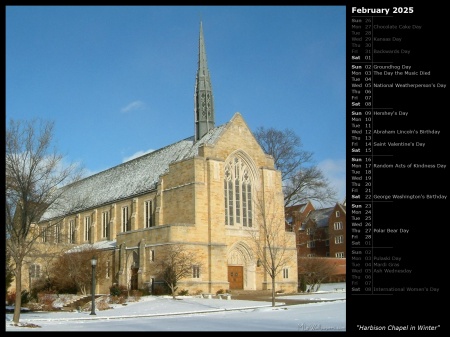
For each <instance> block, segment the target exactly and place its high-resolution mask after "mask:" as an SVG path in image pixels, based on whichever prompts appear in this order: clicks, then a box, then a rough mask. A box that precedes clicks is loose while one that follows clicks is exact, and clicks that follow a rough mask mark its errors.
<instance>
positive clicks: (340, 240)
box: [334, 235, 344, 243]
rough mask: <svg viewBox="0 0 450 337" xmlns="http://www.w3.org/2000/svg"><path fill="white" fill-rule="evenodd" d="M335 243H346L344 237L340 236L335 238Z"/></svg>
mask: <svg viewBox="0 0 450 337" xmlns="http://www.w3.org/2000/svg"><path fill="white" fill-rule="evenodd" d="M334 243H344V236H343V235H338V236H336V237H335V238H334Z"/></svg>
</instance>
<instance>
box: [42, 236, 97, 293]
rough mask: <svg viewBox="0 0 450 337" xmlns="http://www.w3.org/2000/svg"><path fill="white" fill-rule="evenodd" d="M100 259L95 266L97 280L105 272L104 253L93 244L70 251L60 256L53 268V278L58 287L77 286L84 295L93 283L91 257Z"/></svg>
mask: <svg viewBox="0 0 450 337" xmlns="http://www.w3.org/2000/svg"><path fill="white" fill-rule="evenodd" d="M94 256H95V258H96V259H97V260H98V263H97V266H96V268H95V274H96V278H95V279H96V280H99V277H98V276H99V275H101V274H104V273H105V264H104V263H102V253H101V252H100V251H97V250H96V249H95V248H94V247H93V246H92V245H86V246H84V247H82V248H80V249H78V250H75V251H69V252H66V253H65V254H61V255H59V256H58V259H57V260H56V261H54V263H53V264H52V268H51V272H50V275H51V279H52V281H53V284H54V285H55V286H56V287H57V288H58V289H69V288H76V289H77V291H79V292H80V293H81V294H82V295H86V294H88V293H89V292H88V291H90V287H91V285H92V283H91V280H92V266H91V259H92V257H94Z"/></svg>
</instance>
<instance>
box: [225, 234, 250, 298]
mask: <svg viewBox="0 0 450 337" xmlns="http://www.w3.org/2000/svg"><path fill="white" fill-rule="evenodd" d="M227 255H228V259H227V261H228V282H229V286H230V290H233V289H234V290H239V289H242V290H255V289H256V274H255V271H256V262H255V261H254V260H255V259H254V257H253V254H252V252H251V249H250V247H249V246H248V245H247V244H246V243H245V242H236V243H235V244H234V245H233V246H232V247H231V248H230V249H229V251H228V254H227Z"/></svg>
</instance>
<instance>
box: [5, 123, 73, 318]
mask: <svg viewBox="0 0 450 337" xmlns="http://www.w3.org/2000/svg"><path fill="white" fill-rule="evenodd" d="M53 126H54V123H52V122H45V121H42V120H32V121H14V120H10V123H9V126H8V127H7V130H6V137H5V148H6V160H5V169H6V175H5V178H6V179H5V183H6V184H5V185H6V187H5V195H6V207H5V217H6V221H5V223H6V249H7V250H8V252H9V254H10V256H11V258H12V260H13V264H14V267H13V270H14V278H15V286H16V293H17V294H20V293H21V291H22V281H21V280H22V266H23V263H24V259H25V258H26V256H30V255H32V254H33V252H34V251H35V247H34V246H35V243H36V242H37V240H38V238H39V237H42V234H43V233H42V232H41V231H40V230H38V227H37V226H35V224H36V223H37V222H38V221H39V220H40V218H41V216H42V215H43V213H44V211H45V210H46V209H47V208H48V207H53V208H55V209H56V208H58V207H59V206H61V205H63V204H65V202H61V203H60V201H62V200H61V198H62V193H63V189H59V187H60V186H62V185H63V184H65V183H69V182H73V181H74V180H76V179H78V178H79V177H80V176H81V171H79V170H78V168H79V167H77V166H76V165H74V164H71V165H63V162H62V160H63V156H62V155H61V154H59V153H58V152H57V151H56V149H54V148H53V146H52V141H53ZM61 219H62V218H59V219H57V218H55V219H53V221H52V224H51V226H56V225H57V224H58V223H61ZM47 229H49V228H47ZM20 308H21V298H20V296H16V301H15V308H14V316H13V321H14V323H18V322H19V320H20Z"/></svg>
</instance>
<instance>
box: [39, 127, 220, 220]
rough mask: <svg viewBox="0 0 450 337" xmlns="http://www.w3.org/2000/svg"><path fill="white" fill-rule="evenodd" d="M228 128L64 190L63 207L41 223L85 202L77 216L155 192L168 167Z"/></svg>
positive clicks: (87, 179) (49, 211)
mask: <svg viewBox="0 0 450 337" xmlns="http://www.w3.org/2000/svg"><path fill="white" fill-rule="evenodd" d="M227 124H228V123H225V124H223V125H221V126H218V127H215V128H214V129H212V130H210V131H209V132H208V133H207V134H205V135H204V136H203V137H202V138H201V139H200V140H199V141H197V142H194V137H189V138H186V139H183V140H181V141H178V142H176V143H173V144H171V145H168V146H166V147H163V148H161V149H159V150H156V151H153V152H151V153H148V154H145V155H143V156H141V157H138V158H135V159H133V160H130V161H128V162H125V163H123V164H120V165H117V166H115V167H112V168H110V169H108V170H105V171H102V172H100V173H97V174H94V175H92V176H89V177H87V178H84V179H82V180H79V181H78V182H76V183H73V184H70V185H67V186H65V187H63V188H62V189H63V190H64V192H63V195H62V200H64V202H63V205H64V207H63V208H60V207H59V208H56V206H54V207H50V208H49V209H47V211H46V212H45V213H44V215H43V216H42V218H41V221H44V220H51V219H53V218H56V217H59V216H62V215H64V214H67V213H74V212H75V210H74V203H77V201H78V202H79V201H80V200H84V201H83V207H82V208H80V209H77V210H76V212H80V211H83V210H86V209H90V208H94V207H97V206H101V205H104V204H108V203H113V202H115V201H118V200H121V199H125V198H130V197H132V196H135V195H139V194H143V193H147V192H150V191H152V190H155V189H156V185H157V183H158V180H159V177H160V176H161V175H162V174H164V173H166V172H167V171H168V169H169V164H171V163H174V162H177V161H180V160H183V159H187V158H192V157H194V156H196V155H198V148H199V146H200V145H202V144H214V143H215V142H216V140H217V139H218V138H219V136H220V135H221V133H222V131H223V130H224V128H225V127H226V125H227ZM59 204H61V202H60V203H59Z"/></svg>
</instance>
